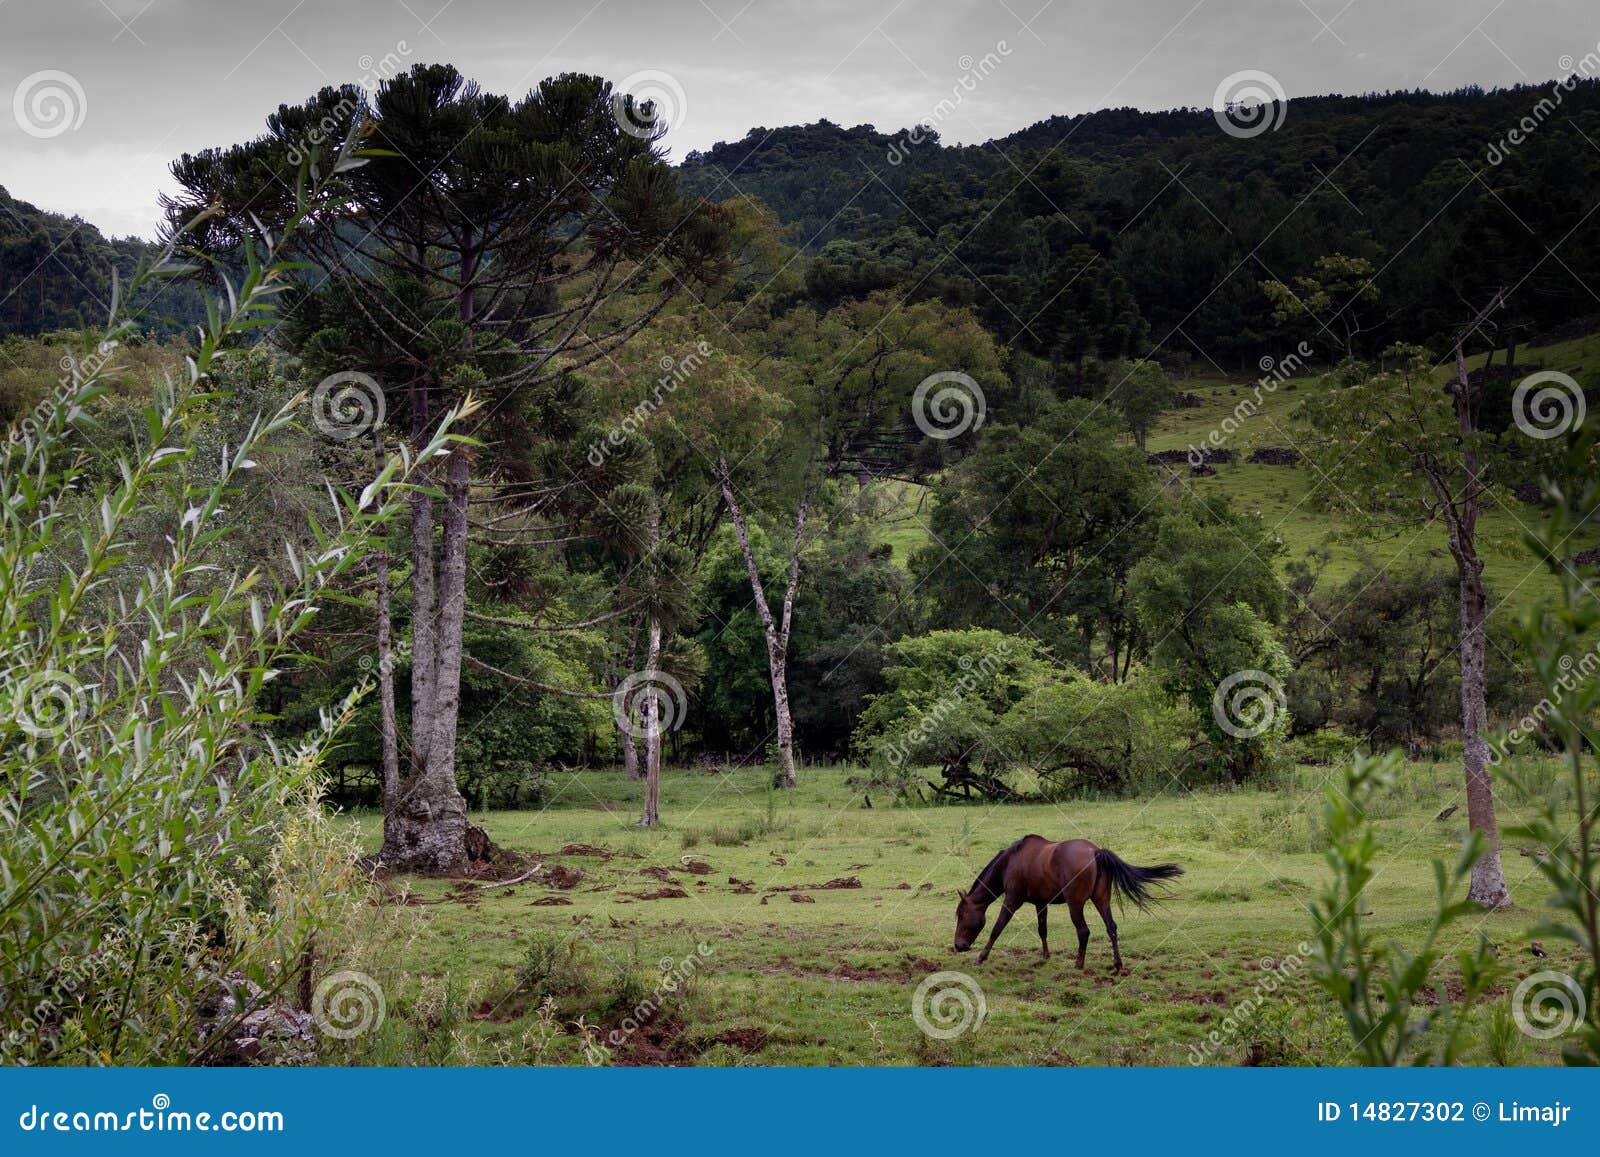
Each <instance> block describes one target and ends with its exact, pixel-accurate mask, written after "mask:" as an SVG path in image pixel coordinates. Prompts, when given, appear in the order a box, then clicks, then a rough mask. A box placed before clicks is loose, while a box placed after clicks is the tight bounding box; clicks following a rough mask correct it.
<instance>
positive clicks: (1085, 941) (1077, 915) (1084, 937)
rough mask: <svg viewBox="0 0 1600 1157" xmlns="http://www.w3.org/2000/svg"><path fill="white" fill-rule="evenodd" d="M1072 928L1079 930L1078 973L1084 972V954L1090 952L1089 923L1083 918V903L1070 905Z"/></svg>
mask: <svg viewBox="0 0 1600 1157" xmlns="http://www.w3.org/2000/svg"><path fill="white" fill-rule="evenodd" d="M1070 910H1071V912H1072V926H1073V927H1074V928H1076V929H1077V930H1078V971H1080V972H1082V971H1083V957H1084V953H1086V952H1088V951H1089V921H1087V920H1085V919H1084V918H1083V902H1082V901H1081V900H1080V901H1078V902H1077V903H1075V904H1072V905H1070Z"/></svg>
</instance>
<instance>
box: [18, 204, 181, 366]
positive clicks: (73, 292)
mask: <svg viewBox="0 0 1600 1157" xmlns="http://www.w3.org/2000/svg"><path fill="white" fill-rule="evenodd" d="M155 252H156V250H155V248H154V247H153V246H152V245H150V244H149V242H147V241H142V240H140V239H138V238H133V237H123V238H107V237H105V236H103V235H102V234H101V232H100V230H98V229H96V228H95V227H94V226H93V225H91V224H89V223H88V222H87V221H84V220H82V219H81V218H78V217H63V216H62V215H61V214H59V213H52V212H49V211H48V210H46V209H40V208H38V207H37V206H34V205H30V204H29V203H28V202H26V201H19V200H17V199H16V198H15V197H13V196H11V194H10V193H8V192H7V191H6V190H5V188H4V187H0V338H3V337H6V336H7V335H10V334H23V335H31V334H39V333H48V332H50V331H51V330H61V329H80V328H82V327H83V326H86V325H103V324H105V320H106V317H107V316H108V314H109V311H110V309H111V299H112V281H113V272H115V274H116V275H117V276H118V277H120V278H121V279H122V281H123V282H124V283H125V282H126V281H127V280H128V278H129V276H130V275H131V274H132V273H133V270H134V268H135V266H137V265H138V263H139V260H140V258H142V257H148V256H151V255H152V254H153V253H155ZM129 304H131V305H133V306H134V307H135V308H136V309H139V310H141V311H143V316H142V317H141V318H140V321H141V327H142V328H144V329H146V330H153V331H156V332H159V333H173V332H176V331H177V330H180V329H183V328H185V327H186V326H189V325H192V324H193V323H194V322H196V321H198V320H199V319H200V318H201V317H203V316H204V313H205V306H204V299H203V297H202V295H201V294H200V292H199V290H198V289H197V288H196V287H195V286H194V285H192V284H188V283H183V282H171V281H169V282H166V283H164V284H161V285H158V286H155V287H154V288H152V289H151V290H150V291H149V292H147V293H144V294H142V295H141V298H140V300H138V301H136V302H132V303H129Z"/></svg>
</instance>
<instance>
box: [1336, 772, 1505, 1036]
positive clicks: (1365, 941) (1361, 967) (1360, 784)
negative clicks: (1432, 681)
mask: <svg viewBox="0 0 1600 1157" xmlns="http://www.w3.org/2000/svg"><path fill="white" fill-rule="evenodd" d="M1400 763H1401V761H1400V758H1399V756H1398V755H1397V754H1394V753H1391V754H1389V755H1387V756H1384V757H1382V758H1377V759H1374V758H1368V757H1366V756H1359V755H1358V756H1357V757H1356V759H1355V761H1354V762H1353V763H1352V764H1351V765H1350V766H1349V767H1348V768H1346V770H1345V774H1344V777H1343V780H1342V781H1341V782H1340V783H1339V784H1337V785H1330V786H1328V787H1327V788H1325V789H1324V790H1323V795H1324V800H1325V802H1324V804H1323V818H1324V824H1325V826H1326V830H1327V841H1328V843H1327V855H1326V858H1327V861H1328V866H1329V868H1330V869H1331V874H1330V877H1329V879H1328V882H1327V884H1326V886H1325V887H1324V888H1323V890H1322V891H1321V893H1319V894H1318V896H1317V897H1316V898H1315V899H1314V900H1313V901H1312V904H1311V915H1312V924H1313V928H1314V933H1315V935H1314V940H1313V943H1314V944H1315V945H1316V950H1315V955H1314V957H1313V965H1312V966H1313V969H1314V972H1315V975H1316V979H1317V983H1318V984H1319V985H1321V986H1322V988H1323V989H1324V990H1326V991H1327V992H1328V994H1329V995H1331V996H1332V997H1333V998H1334V1000H1335V1001H1337V1002H1338V1004H1339V1007H1340V1008H1341V1009H1342V1010H1343V1011H1344V1018H1345V1024H1346V1025H1347V1026H1348V1028H1349V1030H1350V1040H1351V1048H1352V1051H1353V1052H1354V1054H1355V1055H1356V1056H1358V1057H1360V1058H1361V1063H1362V1064H1366V1065H1398V1064H1404V1063H1412V1064H1445V1065H1449V1064H1454V1063H1456V1062H1457V1061H1458V1060H1459V1059H1460V1056H1461V1051H1462V1049H1463V1048H1464V1047H1465V1046H1466V1043H1467V1039H1468V1038H1467V1028H1468V1026H1469V1024H1470V1023H1471V1020H1470V1014H1471V1010H1472V1007H1473V1006H1474V1005H1475V1004H1476V1003H1477V1002H1478V1001H1479V999H1481V998H1482V996H1483V994H1484V993H1485V992H1486V991H1487V990H1488V988H1489V986H1490V985H1491V984H1492V983H1493V982H1494V979H1495V976H1496V972H1497V968H1498V966H1497V964H1496V963H1495V959H1494V956H1493V954H1492V953H1491V952H1490V950H1489V945H1488V941H1487V940H1486V939H1485V938H1484V937H1483V936H1482V935H1481V934H1480V936H1479V938H1478V944H1477V947H1476V948H1475V949H1472V950H1469V949H1466V948H1463V949H1461V950H1460V951H1459V952H1458V953H1457V954H1456V957H1455V962H1456V965H1457V967H1458V969H1459V970H1460V992H1459V995H1458V996H1457V997H1456V998H1454V999H1452V997H1451V995H1450V991H1449V984H1448V982H1447V981H1445V980H1444V979H1442V978H1440V977H1439V976H1437V975H1436V970H1437V969H1438V967H1439V965H1440V964H1441V963H1442V961H1443V959H1444V953H1443V951H1442V949H1441V948H1440V947H1439V939H1440V935H1441V933H1443V932H1444V930H1445V928H1446V927H1447V926H1448V925H1449V924H1451V923H1452V922H1453V921H1455V920H1458V919H1460V918H1461V917H1462V916H1473V915H1481V913H1482V911H1483V910H1482V909H1481V908H1480V907H1479V906H1478V905H1477V903H1475V902H1474V901H1472V900H1469V899H1465V898H1462V899H1452V896H1454V895H1455V894H1456V893H1457V892H1458V891H1459V890H1460V889H1461V887H1462V885H1463V883H1464V882H1465V881H1466V880H1467V878H1468V877H1469V876H1470V874H1471V872H1472V865H1473V862H1474V861H1476V860H1477V859H1478V857H1479V856H1481V855H1482V854H1483V853H1484V850H1485V845H1484V841H1483V837H1482V836H1481V835H1480V834H1479V833H1478V832H1472V833H1470V834H1469V836H1468V838H1467V839H1465V840H1464V841H1462V845H1461V851H1460V853H1459V854H1458V855H1457V856H1456V859H1455V862H1454V863H1453V864H1452V865H1451V866H1449V867H1446V866H1445V864H1444V863H1443V862H1442V861H1439V860H1435V861H1434V862H1433V872H1434V884H1435V887H1436V889H1437V902H1436V905H1435V908H1434V911H1433V918H1432V920H1431V921H1430V922H1429V923H1428V927H1427V930H1426V932H1425V933H1424V934H1423V937H1422V940H1421V942H1420V943H1419V944H1418V945H1417V947H1416V949H1415V950H1414V951H1413V950H1412V949H1409V948H1407V947H1406V946H1404V945H1402V944H1399V943H1395V942H1392V941H1391V942H1386V943H1374V942H1373V941H1372V940H1371V938H1370V937H1369V936H1368V934H1367V929H1366V926H1365V924H1364V923H1363V919H1362V903H1363V896H1362V893H1363V891H1364V890H1365V888H1366V886H1367V885H1368V884H1369V883H1371V881H1372V878H1373V876H1374V874H1375V872H1376V868H1375V866H1374V865H1375V864H1376V862H1377V858H1378V842H1377V837H1376V835H1375V834H1374V832H1373V829H1372V824H1371V822H1370V820H1369V818H1368V812H1369V810H1370V807H1371V805H1372V803H1373V802H1374V800H1375V798H1376V797H1377V796H1378V795H1379V794H1380V793H1382V792H1384V791H1385V790H1387V789H1388V788H1389V787H1391V786H1392V785H1393V783H1394V778H1395V774H1396V772H1397V770H1398V769H1399V767H1400ZM1424 995H1427V996H1429V997H1431V1000H1428V1001H1423V1000H1421V999H1420V998H1422V997H1423V996H1424Z"/></svg>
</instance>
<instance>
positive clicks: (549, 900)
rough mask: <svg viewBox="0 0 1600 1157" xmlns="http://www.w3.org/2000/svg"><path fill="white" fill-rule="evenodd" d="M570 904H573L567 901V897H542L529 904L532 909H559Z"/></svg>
mask: <svg viewBox="0 0 1600 1157" xmlns="http://www.w3.org/2000/svg"><path fill="white" fill-rule="evenodd" d="M570 903H572V901H571V900H569V899H567V898H566V897H565V896H541V897H539V899H537V900H530V901H529V902H528V907H530V908H555V907H559V906H560V905H562V904H570Z"/></svg>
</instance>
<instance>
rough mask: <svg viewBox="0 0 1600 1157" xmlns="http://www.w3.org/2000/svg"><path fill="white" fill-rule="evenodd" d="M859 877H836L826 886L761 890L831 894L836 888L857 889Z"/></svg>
mask: <svg viewBox="0 0 1600 1157" xmlns="http://www.w3.org/2000/svg"><path fill="white" fill-rule="evenodd" d="M859 887H861V877H859V876H838V877H835V878H834V879H832V880H829V881H828V882H827V883H826V884H774V885H772V886H771V887H769V888H764V889H762V890H763V891H766V892H832V891H834V890H836V889H838V888H859Z"/></svg>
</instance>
